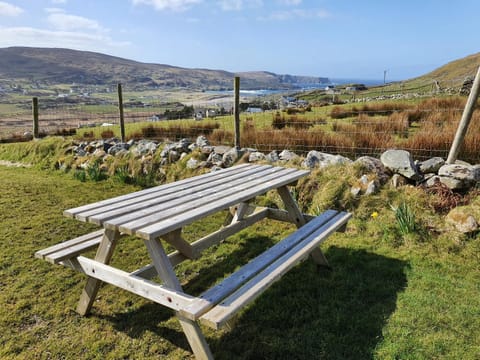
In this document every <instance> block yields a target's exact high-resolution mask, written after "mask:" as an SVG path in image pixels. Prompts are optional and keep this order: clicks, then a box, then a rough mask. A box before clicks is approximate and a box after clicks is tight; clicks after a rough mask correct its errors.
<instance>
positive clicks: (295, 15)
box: [259, 9, 331, 21]
mask: <svg viewBox="0 0 480 360" xmlns="http://www.w3.org/2000/svg"><path fill="white" fill-rule="evenodd" d="M330 16H331V14H330V13H329V12H328V11H326V10H304V9H294V10H289V11H275V12H272V13H271V14H270V15H268V16H266V17H260V18H259V20H265V21H285V20H290V19H325V18H328V17H330Z"/></svg>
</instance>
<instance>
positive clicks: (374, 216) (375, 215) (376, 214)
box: [370, 211, 378, 219]
mask: <svg viewBox="0 0 480 360" xmlns="http://www.w3.org/2000/svg"><path fill="white" fill-rule="evenodd" d="M370 216H371V217H372V219H375V218H376V217H377V216H378V212H376V211H374V212H373V213H372V215H370Z"/></svg>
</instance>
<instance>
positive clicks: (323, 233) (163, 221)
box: [35, 164, 350, 359]
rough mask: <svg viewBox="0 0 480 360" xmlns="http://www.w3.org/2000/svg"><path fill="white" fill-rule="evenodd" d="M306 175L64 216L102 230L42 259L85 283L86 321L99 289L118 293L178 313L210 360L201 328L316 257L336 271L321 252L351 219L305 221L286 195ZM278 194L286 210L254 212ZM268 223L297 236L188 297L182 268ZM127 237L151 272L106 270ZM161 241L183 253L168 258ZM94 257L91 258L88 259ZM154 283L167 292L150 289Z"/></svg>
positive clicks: (164, 188)
mask: <svg viewBox="0 0 480 360" xmlns="http://www.w3.org/2000/svg"><path fill="white" fill-rule="evenodd" d="M308 173H309V171H306V170H298V169H293V168H283V167H275V166H270V165H251V164H244V165H238V166H234V167H231V168H228V169H223V170H219V171H215V172H210V173H208V174H203V175H200V176H195V177H192V178H188V179H185V180H181V181H176V182H173V183H169V184H164V185H160V186H157V187H153V188H150V189H146V190H141V191H137V192H134V193H130V194H126V195H122V196H118V197H114V198H111V199H107V200H102V201H99V202H96V203H93V204H88V205H84V206H80V207H77V208H74V209H70V210H66V211H65V212H64V215H65V216H67V217H72V218H75V219H77V220H80V221H84V222H90V223H94V224H97V225H99V226H101V227H102V228H101V229H100V230H99V231H95V232H92V233H90V234H87V235H83V236H80V237H77V238H74V239H71V240H67V241H65V242H62V243H60V244H57V245H54V246H51V247H48V248H46V249H43V250H39V251H37V252H36V253H35V256H36V257H38V258H41V259H44V260H46V261H49V262H51V263H53V264H62V265H65V266H69V267H71V268H73V269H75V270H78V271H80V272H82V273H85V274H86V275H87V277H88V278H87V283H86V285H85V288H84V289H83V292H82V294H81V297H80V301H79V304H78V306H77V312H78V313H80V314H81V315H86V314H88V313H89V312H90V310H91V307H92V305H93V302H94V300H95V297H96V295H97V292H98V289H99V286H100V284H101V283H102V282H105V283H109V284H112V285H114V286H117V287H119V288H122V289H125V290H127V291H130V292H132V293H135V294H137V295H140V296H142V297H144V298H146V299H149V300H151V301H154V302H156V303H158V304H160V305H163V306H166V307H168V308H170V309H173V310H174V311H175V312H176V315H177V318H178V320H179V321H180V324H181V326H182V328H183V331H184V333H185V335H186V337H187V339H188V342H189V344H190V346H191V348H192V350H193V352H194V354H195V356H196V357H197V358H199V359H212V358H213V356H212V354H211V352H210V349H209V346H208V344H207V342H206V340H205V337H204V336H203V334H202V332H201V329H200V327H199V325H198V322H201V323H203V324H205V325H207V326H210V327H212V328H214V329H219V328H221V327H223V326H226V325H227V324H228V323H229V320H230V319H231V318H232V317H234V316H235V315H236V314H237V313H238V312H239V311H240V310H241V309H242V308H243V307H245V306H246V305H247V304H249V303H251V302H252V301H253V300H254V299H256V298H257V297H258V296H259V295H261V294H262V293H263V292H264V291H265V290H267V289H268V288H269V287H270V286H271V285H272V284H273V283H274V282H275V281H276V280H278V279H280V278H281V277H282V275H284V274H285V273H286V272H288V271H289V270H290V269H291V268H292V267H294V266H295V265H296V264H298V263H299V262H300V261H302V260H304V259H305V258H307V257H308V256H309V255H310V256H311V257H312V258H313V260H314V261H315V262H317V263H318V264H320V265H326V266H328V262H327V260H326V258H325V256H324V255H323V253H322V252H321V250H320V248H319V245H320V244H321V243H322V242H323V241H324V240H325V239H326V238H327V237H328V236H329V235H330V234H332V233H333V232H335V231H341V230H342V229H344V227H345V225H346V223H347V222H348V220H349V218H350V214H348V213H346V212H338V211H334V210H327V211H325V212H324V213H322V214H320V215H319V216H310V215H306V214H303V213H302V212H301V211H300V209H299V208H298V205H297V203H296V201H295V200H294V199H293V197H292V195H291V193H290V191H289V189H288V186H289V185H293V184H295V183H296V182H297V180H298V179H300V178H302V177H303V176H306V175H307V174H308ZM270 190H277V191H278V194H279V195H280V197H281V199H282V201H283V203H284V206H285V209H273V208H269V207H259V206H255V205H254V204H253V200H254V199H255V197H257V196H258V195H261V194H265V193H266V192H268V191H270ZM225 209H230V212H229V217H228V219H227V221H226V223H225V226H223V227H222V228H220V229H219V230H217V231H215V232H213V233H212V234H209V235H207V236H204V237H203V238H201V239H198V240H196V241H194V242H192V243H189V242H187V241H186V240H184V239H183V237H182V234H181V232H182V228H183V227H184V226H186V225H188V224H191V223H192V222H194V221H197V220H200V219H203V218H205V217H206V216H208V215H211V214H214V213H216V212H219V211H223V210H225ZM265 218H270V219H274V220H279V221H286V222H291V223H293V224H295V225H296V227H297V228H298V229H297V230H296V231H295V232H293V233H292V234H291V235H289V236H287V237H286V238H285V239H283V240H281V241H280V242H278V243H276V244H275V245H273V246H272V247H270V248H269V249H267V250H266V251H265V252H263V253H262V254H260V255H258V256H257V257H256V258H254V259H253V260H251V261H250V262H248V263H247V264H245V265H244V266H243V267H241V268H240V269H239V270H237V271H235V272H234V273H233V274H231V275H230V276H228V277H227V278H225V279H224V280H223V281H221V282H220V283H219V284H217V285H215V286H213V287H212V288H210V289H209V290H207V291H205V292H204V293H203V294H201V295H200V296H192V295H189V294H187V293H185V292H184V291H183V289H182V286H181V285H180V282H179V280H178V278H177V276H176V274H175V271H174V266H175V265H177V264H179V263H180V262H182V261H184V260H187V259H196V258H198V257H199V256H200V255H201V253H202V251H203V250H205V249H207V248H208V247H210V246H212V245H214V244H218V243H219V242H221V241H222V240H223V239H225V238H226V237H228V236H231V235H233V234H235V233H237V232H239V231H240V230H242V229H244V228H246V227H248V226H251V225H252V224H254V223H256V222H258V221H260V220H262V219H265ZM125 234H128V235H135V236H136V237H139V238H141V239H143V242H144V244H145V246H146V247H147V250H148V253H149V256H150V259H151V261H152V264H150V265H147V266H144V267H142V268H140V269H138V270H135V271H133V272H126V271H123V270H121V269H118V268H115V267H113V266H110V265H108V264H109V262H110V259H111V257H112V255H113V253H114V249H115V245H116V244H117V243H118V241H119V239H120V238H121V237H122V235H125ZM161 240H163V241H165V242H167V243H169V244H170V245H172V246H173V247H174V248H175V251H173V252H172V253H170V254H166V252H165V250H164V247H163V245H162V242H161ZM95 248H96V249H97V251H96V255H95V257H94V258H93V259H91V258H88V257H85V256H82V255H81V254H82V253H84V252H86V251H88V250H91V249H95ZM155 276H158V277H159V278H160V279H161V281H162V283H161V284H160V283H158V282H155V281H153V280H151V279H152V278H153V277H155Z"/></svg>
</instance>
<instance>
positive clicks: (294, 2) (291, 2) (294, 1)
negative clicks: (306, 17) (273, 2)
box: [279, 0, 302, 6]
mask: <svg viewBox="0 0 480 360" xmlns="http://www.w3.org/2000/svg"><path fill="white" fill-rule="evenodd" d="M279 3H280V4H282V5H287V6H298V5H300V4H301V3H302V0H279Z"/></svg>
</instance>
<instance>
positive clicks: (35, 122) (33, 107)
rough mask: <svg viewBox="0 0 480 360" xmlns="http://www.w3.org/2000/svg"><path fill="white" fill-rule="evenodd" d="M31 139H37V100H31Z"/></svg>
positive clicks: (35, 98)
mask: <svg viewBox="0 0 480 360" xmlns="http://www.w3.org/2000/svg"><path fill="white" fill-rule="evenodd" d="M32 115H33V138H34V139H38V134H39V130H38V98H37V97H34V98H32Z"/></svg>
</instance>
